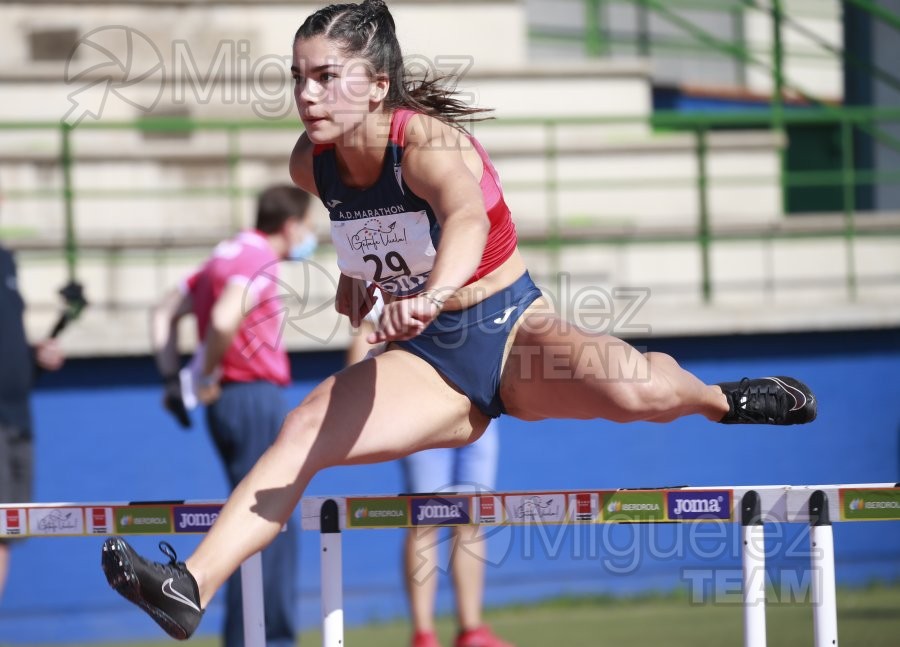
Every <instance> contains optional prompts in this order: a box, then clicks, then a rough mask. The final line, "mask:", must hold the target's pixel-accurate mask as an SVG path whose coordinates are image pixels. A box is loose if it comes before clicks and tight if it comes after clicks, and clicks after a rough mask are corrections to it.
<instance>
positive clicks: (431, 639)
mask: <svg viewBox="0 0 900 647" xmlns="http://www.w3.org/2000/svg"><path fill="white" fill-rule="evenodd" d="M412 647H441V643H439V642H438V639H437V634H436V633H434V632H433V631H417V632H416V633H414V634H413V639H412Z"/></svg>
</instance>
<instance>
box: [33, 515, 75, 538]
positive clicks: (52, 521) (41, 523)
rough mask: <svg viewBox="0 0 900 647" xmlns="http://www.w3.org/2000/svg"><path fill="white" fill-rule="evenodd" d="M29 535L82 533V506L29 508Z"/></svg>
mask: <svg viewBox="0 0 900 647" xmlns="http://www.w3.org/2000/svg"><path fill="white" fill-rule="evenodd" d="M28 534H29V535H35V536H40V535H83V534H84V509H83V508H31V509H30V510H29V511H28Z"/></svg>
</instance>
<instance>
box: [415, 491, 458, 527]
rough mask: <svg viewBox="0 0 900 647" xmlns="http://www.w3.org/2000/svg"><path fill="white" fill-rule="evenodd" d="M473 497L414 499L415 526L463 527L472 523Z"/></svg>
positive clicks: (425, 497)
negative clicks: (471, 503) (471, 504)
mask: <svg viewBox="0 0 900 647" xmlns="http://www.w3.org/2000/svg"><path fill="white" fill-rule="evenodd" d="M470 499H471V497H463V496H438V495H432V496H423V497H413V498H412V499H411V500H410V502H409V505H410V515H411V519H410V520H411V521H412V525H414V526H461V525H468V524H470V523H472V516H471V512H470V510H469V506H470Z"/></svg>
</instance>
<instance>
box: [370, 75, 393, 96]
mask: <svg viewBox="0 0 900 647" xmlns="http://www.w3.org/2000/svg"><path fill="white" fill-rule="evenodd" d="M390 87H391V80H390V78H388V75H387V74H384V73H380V74H376V75H375V78H374V79H373V81H372V91H371V94H370V95H369V96H370V97H371V99H372V101H384V100H385V99H386V98H387V95H388V89H390Z"/></svg>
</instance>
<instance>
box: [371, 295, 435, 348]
mask: <svg viewBox="0 0 900 647" xmlns="http://www.w3.org/2000/svg"><path fill="white" fill-rule="evenodd" d="M439 312H440V308H438V307H437V304H435V303H434V301H432V300H431V299H429V298H427V297H424V296H421V295H419V296H415V297H412V298H409V299H400V300H397V301H392V302H390V303H386V304H385V305H384V312H383V313H381V319H380V320H379V322H378V329H377V330H375V332H373V333H371V334H369V336H368V337H366V341H367V342H369V343H370V344H379V343H381V342H391V341H404V340H406V339H412V338H413V337H415V336H416V335H418V334H419V333H420V332H422V331H423V330H425V328H427V327H428V324H430V323H431V322H432V320H433V319H434V318H435V317H437V316H438V313H439Z"/></svg>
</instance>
